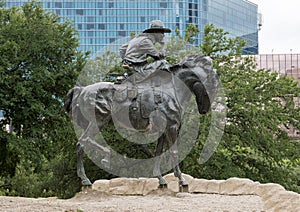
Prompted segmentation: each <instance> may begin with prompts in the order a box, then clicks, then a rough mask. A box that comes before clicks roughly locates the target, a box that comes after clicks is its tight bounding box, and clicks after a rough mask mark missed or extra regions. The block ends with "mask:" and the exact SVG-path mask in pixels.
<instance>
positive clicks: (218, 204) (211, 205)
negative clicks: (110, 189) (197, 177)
mask: <svg viewBox="0 0 300 212" xmlns="http://www.w3.org/2000/svg"><path fill="white" fill-rule="evenodd" d="M262 208H263V205H262V200H261V198H260V197H259V196H255V195H238V196H228V195H217V194H189V193H178V194H152V195H147V196H108V195H104V194H100V193H97V192H81V193H79V194H77V195H76V196H75V197H73V198H71V199H67V200H61V199H57V198H54V197H52V198H37V199H35V198H24V197H4V196H0V211H1V212H27V211H28V212H29V211H30V212H35V211H39V212H42V211H45V212H56V211H63V212H82V211H84V212H108V211H110V212H112V211H117V212H132V211H141V212H145V211H147V212H148V211H165V212H167V211H168V212H169V211H180V212H184V211H189V212H194V211H195V212H196V211H197V212H199V211H200V212H208V211H211V212H218V211H223V212H236V211H241V212H248V211H249V212H250V211H251V212H254V211H262Z"/></svg>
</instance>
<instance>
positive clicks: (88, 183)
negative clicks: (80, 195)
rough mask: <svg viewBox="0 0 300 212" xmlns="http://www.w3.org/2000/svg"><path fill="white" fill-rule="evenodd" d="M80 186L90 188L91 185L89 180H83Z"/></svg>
mask: <svg viewBox="0 0 300 212" xmlns="http://www.w3.org/2000/svg"><path fill="white" fill-rule="evenodd" d="M81 185H82V186H91V185H92V183H91V181H90V180H89V179H85V180H82V181H81Z"/></svg>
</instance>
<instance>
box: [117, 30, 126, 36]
mask: <svg viewBox="0 0 300 212" xmlns="http://www.w3.org/2000/svg"><path fill="white" fill-rule="evenodd" d="M118 35H119V36H122V37H125V36H126V32H125V31H119V32H118Z"/></svg>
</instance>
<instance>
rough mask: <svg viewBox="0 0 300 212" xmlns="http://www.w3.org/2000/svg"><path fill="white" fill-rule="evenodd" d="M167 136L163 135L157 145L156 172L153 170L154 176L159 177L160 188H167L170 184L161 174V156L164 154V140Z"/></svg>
mask: <svg viewBox="0 0 300 212" xmlns="http://www.w3.org/2000/svg"><path fill="white" fill-rule="evenodd" d="M164 137H165V136H164V135H162V136H161V137H160V138H159V139H158V141H157V145H156V148H155V157H156V161H155V164H154V170H153V174H154V176H157V178H158V180H159V186H160V187H166V186H167V184H168V182H167V180H166V179H165V178H163V176H162V174H161V170H160V157H161V154H162V152H163V148H164V139H165V138H164Z"/></svg>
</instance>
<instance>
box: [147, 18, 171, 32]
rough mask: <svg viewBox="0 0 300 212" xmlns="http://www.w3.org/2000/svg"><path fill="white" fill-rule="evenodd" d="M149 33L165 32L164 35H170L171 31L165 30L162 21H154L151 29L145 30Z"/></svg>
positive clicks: (151, 23)
mask: <svg viewBox="0 0 300 212" xmlns="http://www.w3.org/2000/svg"><path fill="white" fill-rule="evenodd" d="M144 32H147V33H154V32H163V33H170V32H171V29H169V28H164V23H163V22H162V21H160V20H154V21H151V22H150V28H149V29H146V30H144Z"/></svg>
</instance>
